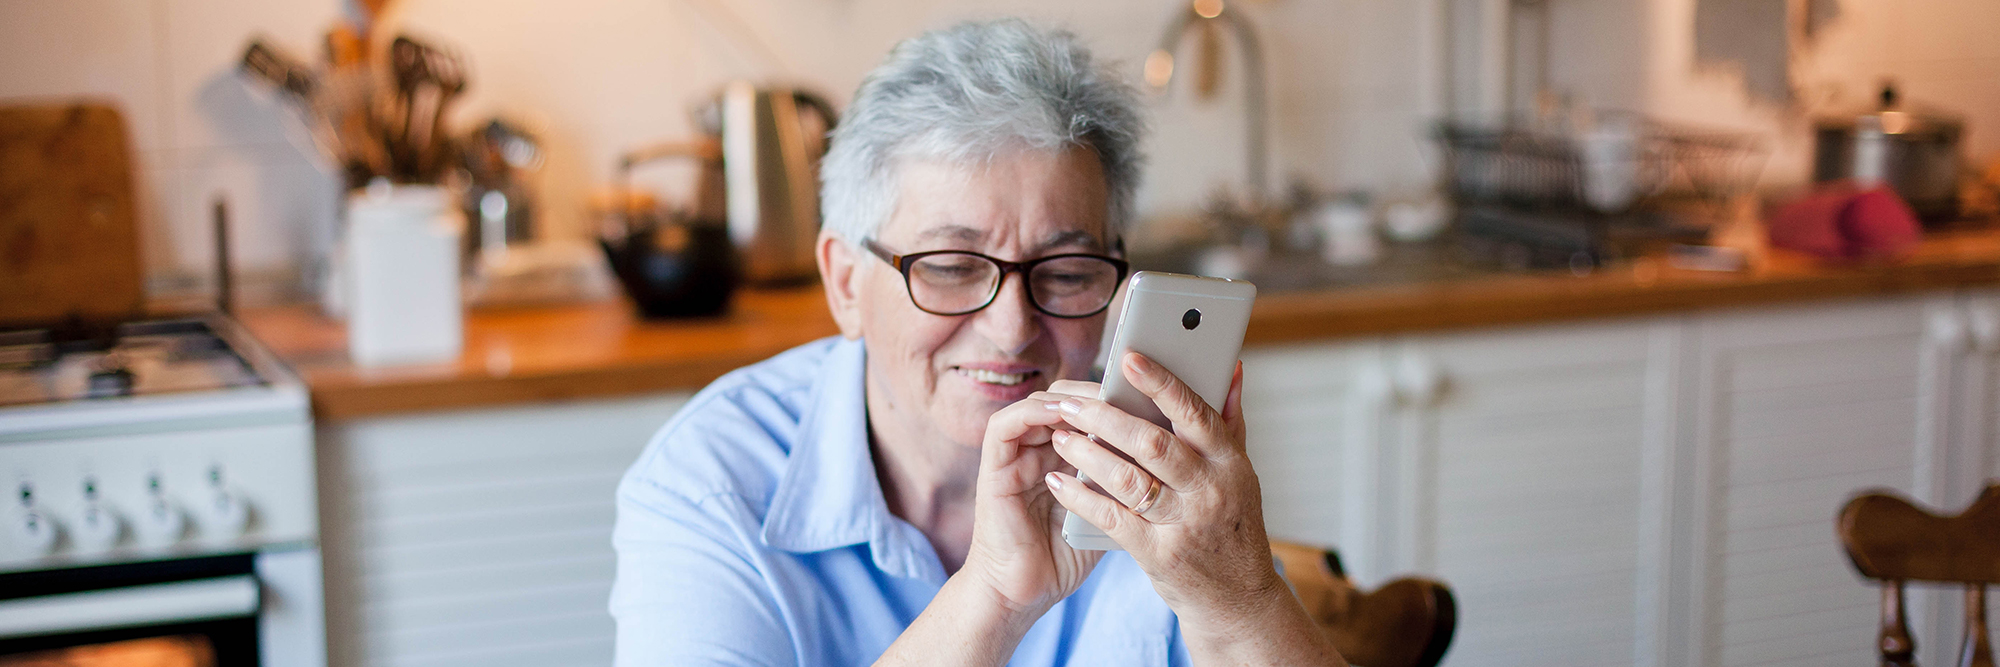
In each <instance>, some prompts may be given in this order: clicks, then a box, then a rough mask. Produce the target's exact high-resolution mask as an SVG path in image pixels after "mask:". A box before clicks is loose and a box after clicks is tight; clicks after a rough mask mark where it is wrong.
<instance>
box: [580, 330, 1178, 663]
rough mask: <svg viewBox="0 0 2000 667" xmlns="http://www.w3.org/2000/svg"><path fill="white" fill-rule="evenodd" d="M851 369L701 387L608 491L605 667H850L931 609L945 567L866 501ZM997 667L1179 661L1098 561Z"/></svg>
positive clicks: (1120, 567)
mask: <svg viewBox="0 0 2000 667" xmlns="http://www.w3.org/2000/svg"><path fill="white" fill-rule="evenodd" d="M864 358H865V352H864V351H863V346H862V344H861V343H860V342H858V341H844V340H840V339H837V338H829V339H825V340H820V341H815V342H812V343H809V344H806V345H803V346H800V347H797V348H794V349H792V350H789V351H786V352H785V353H783V354H780V355H778V356H776V357H772V358H770V359H768V360H765V361H763V362H760V363H757V364H755V365H752V366H749V367H746V368H742V369H739V370H737V371H735V372H733V373H730V374H729V375H726V376H723V377H722V378H721V379H719V380H716V381H715V383H714V384H711V385H709V386H708V388H706V389H703V390H702V391H701V393H699V394H696V395H695V397H694V399H693V400H692V401H690V402H689V403H688V404H687V406H686V407H684V408H682V409H681V411H680V414H678V415H676V416H675V417H674V418H673V420H672V421H670V422H668V423H667V425H666V427H664V428H662V429H660V432H659V434H658V435H655V436H654V437H653V441H652V442H651V443H650V444H648V445H647V446H646V451H645V452H644V453H643V454H641V455H640V456H639V460H638V462H636V463H633V464H632V468H631V469H630V470H629V471H627V472H626V473H625V479H624V480H623V481H622V482H621V483H620V484H619V485H618V524H617V528H616V529H615V530H614V531H613V533H612V544H613V545H614V546H615V547H617V550H618V580H617V583H616V584H614V585H613V586H612V589H611V615H612V616H613V617H614V618H616V619H617V621H618V659H617V664H618V665H620V666H621V667H637V666H640V665H647V666H652V665H662V666H664V665H677V666H678V665H690V666H692V665H745V666H751V665H754V666H759V667H763V666H768V667H781V666H785V667H789V666H793V665H798V666H807V665H811V666H819V665H829V666H830V665H866V664H869V663H872V662H874V661H875V659H876V658H878V657H880V656H881V655H882V652H883V651H885V650H888V648H889V644H890V643H891V642H894V641H895V640H896V637H897V636H898V635H901V634H902V633H903V629H904V628H907V627H909V625H910V622H911V621H913V620H915V619H916V617H917V614H919V613H922V612H923V610H924V607H925V606H927V605H929V604H930V602H931V598H933V597H935V596H936V595H937V593H938V589H939V587H941V586H943V585H944V582H945V573H944V567H943V566H942V565H941V564H940V562H939V561H938V557H937V552H936V551H935V550H934V549H932V548H931V544H930V541H929V540H928V539H926V538H925V537H924V534H923V533H922V532H920V531H918V530H917V528H916V527H915V526H912V525H910V524H909V523H907V522H905V521H903V520H902V519H899V518H897V517H896V516H895V515H894V514H891V513H890V512H889V506H888V504H887V503H886V502H885V501H884V500H883V498H882V486H881V484H880V483H879V482H877V480H876V477H875V464H874V461H873V459H872V458H871V455H870V451H869V445H868V417H867V414H868V413H867V404H866V402H865V401H864V399H863V394H862V376H863V368H864V364H863V363H862V362H863V359H864ZM939 648H941V649H942V648H945V647H939ZM1009 664H1011V665H1023V666H1025V665H1147V666H1149V667H1152V666H1157V665H1187V664H1188V658H1187V651H1186V648H1185V646H1184V645H1183V644H1182V643H1181V638H1180V633H1179V628H1178V626H1177V625H1176V623H1175V618H1174V614H1173V612H1172V610H1170V609H1168V608H1167V605H1166V602H1165V601H1163V600H1161V599H1160V596H1159V594H1158V593H1156V592H1155V591H1154V590H1153V585H1152V582H1150V581H1149V580H1147V578H1146V575H1145V573H1143V572H1141V571H1140V570H1139V567H1138V565H1137V564H1136V563H1134V562H1133V561H1132V559H1131V557H1130V556H1128V555H1126V554H1125V553H1124V552H1111V553H1109V554H1106V555H1105V557H1104V559H1103V560H1102V561H1100V562H1099V563H1098V564H1097V569H1096V570H1095V571H1093V572H1091V574H1090V578H1089V579H1087V580H1085V581H1084V583H1083V586H1082V587H1080V588H1078V589H1077V591H1076V593H1075V594H1074V595H1071V596H1070V597H1069V598H1068V599H1065V600H1063V601H1062V602H1060V603H1058V604H1056V606H1055V607H1054V608H1053V609H1050V610H1049V612H1048V614H1047V615H1044V616H1043V617H1042V618H1041V619H1040V620H1039V621H1037V622H1036V623H1035V625H1034V627H1033V628H1031V629H1030V630H1029V631H1028V634H1027V635H1026V636H1025V637H1023V638H1022V640H1021V644H1020V646H1019V647H1018V649H1017V650H1016V651H1015V653H1014V657H1013V660H1012V662H1010V663H1009Z"/></svg>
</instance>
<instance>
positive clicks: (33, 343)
mask: <svg viewBox="0 0 2000 667" xmlns="http://www.w3.org/2000/svg"><path fill="white" fill-rule="evenodd" d="M266 382H267V380H266V379H264V378H263V377H262V376H260V375H259V374H258V373H257V372H256V371H255V370H254V369H253V368H252V367H251V365H250V364H249V363H248V362H246V361H245V360H244V358H243V356H242V355H241V354H239V353H238V351H237V350H236V349H235V348H234V347H232V346H231V345H230V343H229V341H227V340H225V339H224V338H223V337H221V336H219V335H218V334H217V333H216V331H215V330H214V329H213V328H212V326H211V324H210V323H209V322H207V321H205V320H198V319H179V320H153V321H140V322H127V323H122V324H118V325H93V324H87V323H82V322H78V321H75V320H72V321H71V322H68V323H65V324H63V325H61V326H55V327H48V328H42V329H26V330H18V331H9V332H0V406H7V405H32V404H38V403H55V402H62V401H71V400H88V399H103V398H116V397H124V396H142V395H150V394H167V393H179V392H198V391H211V390H221V389H229V388H232V387H242V386H251V385H260V384H265V383H266Z"/></svg>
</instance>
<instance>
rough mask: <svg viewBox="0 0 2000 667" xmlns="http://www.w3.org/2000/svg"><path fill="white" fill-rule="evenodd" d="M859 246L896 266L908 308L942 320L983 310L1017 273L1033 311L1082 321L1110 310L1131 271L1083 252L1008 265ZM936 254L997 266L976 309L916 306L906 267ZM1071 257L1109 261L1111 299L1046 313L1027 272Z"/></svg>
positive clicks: (867, 243)
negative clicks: (1114, 274) (1084, 308)
mask: <svg viewBox="0 0 2000 667" xmlns="http://www.w3.org/2000/svg"><path fill="white" fill-rule="evenodd" d="M861 247H863V248H866V249H867V250H868V252H870V253H872V254H874V255H875V256H876V257H879V258H881V259H882V261H884V262H888V263H889V266H893V267H896V271H897V272H898V273H901V274H903V291H904V292H907V293H909V295H910V303H911V305H914V306H916V307H917V310H921V311H924V312H926V313H930V314H932V315H940V316H944V317H957V316H960V315H971V314H973V313H977V312H979V311H982V310H985V309H986V307H987V306H991V305H993V301H994V300H996V299H999V298H1000V288H1002V287H1005V286H1006V285H1007V274H1009V273H1019V274H1021V289H1023V290H1025V291H1027V293H1028V303H1030V304H1033V305H1034V306H1035V310H1036V311H1038V312H1040V313H1041V314H1043V315H1047V316H1049V317H1060V318H1063V319H1066V320H1076V319H1083V318H1086V317H1090V316H1093V315H1096V314H1098V313H1102V312H1104V311H1105V309H1108V308H1110V307H1111V302H1112V301H1116V300H1117V297H1118V290H1119V289H1122V288H1123V287H1124V286H1125V275H1126V273H1127V272H1129V271H1130V270H1131V268H1132V265H1131V264H1128V263H1126V261H1125V260H1122V259H1119V258H1116V257H1108V256H1105V255H1093V254H1090V253H1087V252H1072V253H1064V254H1061V255H1049V256H1047V257H1037V258H1034V259H1031V260H1028V261H1025V262H1010V261H1007V260H1004V259H1000V258H998V257H992V256H989V255H984V254H980V253H976V252H973V251H970V250H928V251H924V252H913V253H910V254H907V255H899V254H896V253H894V252H890V251H889V249H888V248H884V247H882V244H879V243H876V242H875V239H863V240H862V241H861ZM936 255H969V256H972V257H978V258H980V259H983V260H986V261H988V262H991V263H992V264H993V265H994V266H996V267H999V268H1000V277H999V278H997V279H995V280H994V281H993V289H992V290H990V291H988V292H987V293H986V300H985V301H982V302H980V304H979V305H977V306H973V307H971V308H967V309H965V310H962V311H959V312H955V313H941V312H938V311H935V310H931V309H929V308H925V307H924V304H921V303H917V292H916V289H914V288H912V287H911V286H910V267H913V266H916V264H917V261H918V260H922V259H923V258H925V257H933V256H936ZM1072 257H1086V258H1090V259H1096V260H1103V261H1105V262H1109V263H1110V264H1111V266H1112V267H1113V268H1116V269H1118V278H1117V279H1116V280H1113V281H1112V287H1111V297H1110V298H1107V299H1105V300H1104V305H1102V306H1098V307H1097V309H1096V310H1093V311H1090V312H1088V313H1083V314H1081V315H1063V314H1060V313H1053V312H1049V309H1047V308H1044V307H1042V300H1041V299H1038V298H1036V297H1035V281H1032V280H1029V279H1028V272H1029V271H1031V270H1034V268H1035V267H1036V266H1038V265H1040V264H1041V263H1043V262H1049V261H1054V260H1058V259H1068V258H1072Z"/></svg>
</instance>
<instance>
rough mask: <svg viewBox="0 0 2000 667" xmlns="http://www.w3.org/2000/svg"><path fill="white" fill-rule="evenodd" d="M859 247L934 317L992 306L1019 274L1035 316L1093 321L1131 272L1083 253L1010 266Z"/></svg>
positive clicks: (944, 253)
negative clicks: (890, 270) (889, 269)
mask: <svg viewBox="0 0 2000 667" xmlns="http://www.w3.org/2000/svg"><path fill="white" fill-rule="evenodd" d="M861 246H862V247H864V248H867V249H868V252H871V253H875V256H876V257H880V258H882V261H884V262H888V263H889V265H890V266H894V267H896V270H897V271H900V272H902V274H903V285H904V287H906V288H908V289H909V291H910V301H911V302H912V303H915V304H917V308H918V309H920V310H922V311H924V312H926V313H930V314H932V315H945V316H953V315H965V314H968V313H974V312H978V311H979V310H980V309H983V308H985V307H987V306H990V305H993V300H994V299H995V298H997V297H999V296H1000V284H1001V283H1002V282H1005V281H1006V279H1007V274H1009V273H1020V274H1021V276H1022V277H1023V278H1024V279H1025V281H1026V282H1025V283H1024V285H1025V286H1026V287H1027V290H1028V301H1029V302H1031V303H1033V304H1035V310H1039V311H1041V312H1042V313H1044V314H1047V315H1053V316H1055V317H1066V318H1077V317H1090V316H1092V315H1096V314H1098V313H1101V312H1104V309H1105V308H1108V307H1110V306H1111V297H1112V296H1113V295H1115V294H1117V293H1118V284H1119V283H1121V282H1124V280H1125V271H1126V269H1127V265H1126V263H1125V261H1124V260H1121V259H1116V258H1112V257H1105V256H1103V255H1088V254H1082V253H1071V254H1064V255H1050V256H1047V257H1040V258H1036V259H1031V260H1028V261H1025V262H1009V261H1007V260H1004V259H996V258H993V257H988V256H986V255H982V254H979V253H976V252H970V251H965V250H933V251H930V252H917V253H910V254H908V255H898V254H895V253H892V252H889V250H888V249H887V248H883V247H882V246H881V245H880V244H877V243H876V242H875V241H874V240H873V239H868V240H863V241H862V242H861Z"/></svg>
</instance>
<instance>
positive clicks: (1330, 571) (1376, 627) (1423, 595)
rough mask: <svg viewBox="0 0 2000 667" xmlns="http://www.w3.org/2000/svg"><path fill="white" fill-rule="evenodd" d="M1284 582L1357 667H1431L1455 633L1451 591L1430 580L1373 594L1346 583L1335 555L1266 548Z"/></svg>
mask: <svg viewBox="0 0 2000 667" xmlns="http://www.w3.org/2000/svg"><path fill="white" fill-rule="evenodd" d="M1271 553H1272V554H1274V555H1276V556H1277V557H1278V560H1279V562H1282V563H1284V565H1285V580H1286V581H1288V582H1290V583H1291V585H1292V591H1293V592H1295V593H1296V594H1297V595H1298V596H1299V602H1301V603H1304V604H1305V607H1306V611H1307V612H1308V613H1309V614H1311V615H1312V617H1313V621H1314V622H1316V623H1318V624H1319V627H1320V629H1321V630H1324V631H1325V632H1326V634H1327V637H1328V638H1329V639H1331V640H1332V641H1333V647H1334V648H1336V649H1339V650H1340V655H1341V656H1342V657H1344V658H1346V659H1347V661H1348V662H1349V663H1351V664H1354V665H1359V666H1361V667H1436V666H1437V664H1438V661H1440V660H1443V659H1444V652H1445V649H1446V648H1448V647H1449V646H1450V645H1451V635H1452V632H1453V631H1454V630H1456V629H1457V627H1458V606H1457V603H1456V601H1455V600H1454V599H1453V598H1452V596H1451V589H1450V588H1448V587H1446V586H1445V585H1444V584H1443V583H1440V582H1437V581H1432V580H1430V579H1416V578H1406V579H1397V580H1395V581H1391V582H1389V583H1387V584H1383V585H1382V587H1381V588H1377V589H1375V590H1374V591H1373V592H1367V591H1362V590H1361V589H1359V588H1356V587H1355V586H1354V583H1353V582H1352V581H1349V580H1348V578H1347V571H1346V570H1345V569H1344V568H1342V567H1341V565H1340V555H1339V554H1337V553H1335V552H1333V551H1331V550H1321V549H1317V548H1314V547H1308V546H1303V545H1298V544H1291V543H1287V542H1278V541H1272V542H1271Z"/></svg>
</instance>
